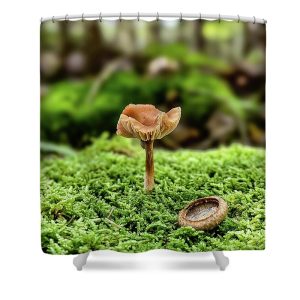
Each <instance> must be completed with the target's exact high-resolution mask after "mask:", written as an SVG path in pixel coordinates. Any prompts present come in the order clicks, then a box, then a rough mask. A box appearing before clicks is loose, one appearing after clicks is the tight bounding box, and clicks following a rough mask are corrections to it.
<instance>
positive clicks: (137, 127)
mask: <svg viewBox="0 0 300 300" xmlns="http://www.w3.org/2000/svg"><path fill="white" fill-rule="evenodd" d="M180 116H181V108H180V107H176V108H173V109H171V110H170V111H169V112H167V113H165V112H162V111H160V110H158V109H157V108H155V106H154V105H151V104H129V105H127V106H126V107H125V109H124V110H123V112H122V114H121V116H120V119H119V121H118V125H117V134H118V135H122V136H124V137H127V138H138V139H140V140H142V141H150V140H155V139H161V138H163V137H164V136H166V135H167V134H169V133H171V132H172V131H173V130H174V129H175V128H176V127H177V125H178V123H179V120H180Z"/></svg>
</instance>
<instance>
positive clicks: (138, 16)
mask: <svg viewBox="0 0 300 300" xmlns="http://www.w3.org/2000/svg"><path fill="white" fill-rule="evenodd" d="M137 20H138V22H139V21H140V13H139V12H138V15H137Z"/></svg>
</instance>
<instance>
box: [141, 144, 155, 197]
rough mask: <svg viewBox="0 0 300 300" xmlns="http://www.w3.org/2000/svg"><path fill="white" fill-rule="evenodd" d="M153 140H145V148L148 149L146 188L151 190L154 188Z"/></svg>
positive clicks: (148, 190)
mask: <svg viewBox="0 0 300 300" xmlns="http://www.w3.org/2000/svg"><path fill="white" fill-rule="evenodd" d="M153 142H154V141H153V140H150V141H145V142H143V143H142V144H143V148H144V149H145V151H146V173H145V182H144V186H145V190H146V191H147V192H151V191H152V190H153V188H154V160H153Z"/></svg>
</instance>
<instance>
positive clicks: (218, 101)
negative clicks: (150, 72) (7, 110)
mask: <svg viewBox="0 0 300 300" xmlns="http://www.w3.org/2000/svg"><path fill="white" fill-rule="evenodd" d="M90 88H91V82H90V81H85V82H72V81H66V82H61V83H58V84H55V85H54V86H53V87H52V88H51V89H50V91H49V93H48V94H47V95H46V96H45V97H44V98H43V100H42V103H41V137H42V140H44V141H54V142H58V143H68V144H71V145H72V146H75V147H82V146H84V145H86V144H87V143H89V142H90V140H91V138H92V137H96V136H99V134H100V133H101V132H102V131H105V130H107V131H110V132H115V130H116V124H117V122H118V118H119V116H120V113H121V111H122V110H123V108H124V107H125V106H126V105H127V104H129V103H151V104H154V105H157V106H164V105H166V104H167V105H168V101H169V100H168V99H167V98H168V94H169V93H173V94H175V100H174V101H176V103H177V104H176V105H180V106H181V107H182V111H183V115H182V118H183V121H186V123H187V124H193V125H194V126H196V127H201V124H205V121H206V119H207V118H208V117H209V116H210V115H211V114H212V113H213V112H214V111H215V110H222V111H224V112H225V113H228V114H229V115H231V116H233V117H235V118H236V119H238V120H243V121H244V120H245V119H246V117H247V118H251V117H252V116H253V115H255V114H256V115H257V108H258V107H259V105H258V104H257V103H256V102H255V101H252V100H248V101H245V100H244V101H241V100H240V99H238V98H236V97H235V96H234V94H233V92H232V91H231V89H230V88H229V86H228V85H227V84H226V83H225V81H224V80H222V79H220V78H218V77H216V76H214V75H210V74H204V73H201V72H198V71H197V72H196V71H193V72H187V73H184V72H183V73H180V74H172V75H171V74H170V75H168V76H156V77H147V76H145V77H143V76H139V75H138V74H136V73H135V72H132V71H130V72H118V73H116V74H114V75H112V76H111V77H110V78H109V79H108V80H107V81H106V82H104V83H103V86H102V87H101V89H100V90H99V91H98V93H97V94H96V95H95V97H94V98H93V99H92V100H91V101H86V100H85V99H86V95H87V94H88V91H89V89H90ZM171 101H172V100H171ZM169 105H170V104H169ZM200 120H201V122H200ZM200 129H201V128H200Z"/></svg>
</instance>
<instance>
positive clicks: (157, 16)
mask: <svg viewBox="0 0 300 300" xmlns="http://www.w3.org/2000/svg"><path fill="white" fill-rule="evenodd" d="M156 21H157V22H158V21H159V14H158V13H157V14H156Z"/></svg>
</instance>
